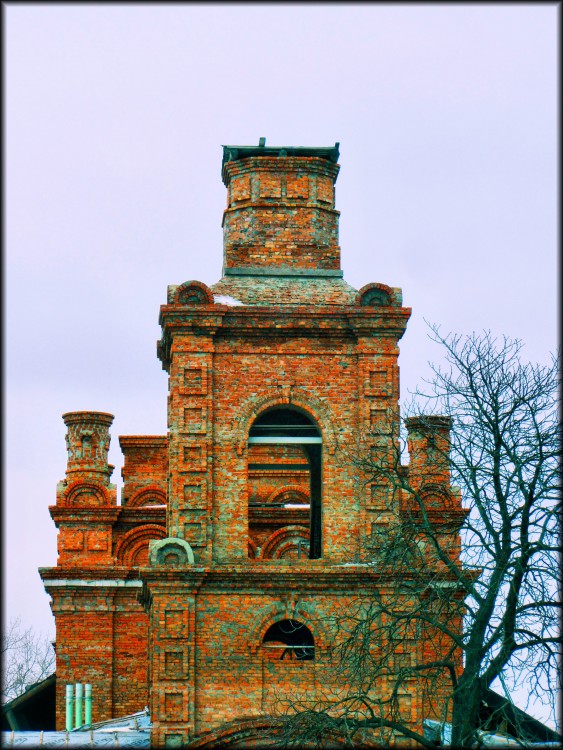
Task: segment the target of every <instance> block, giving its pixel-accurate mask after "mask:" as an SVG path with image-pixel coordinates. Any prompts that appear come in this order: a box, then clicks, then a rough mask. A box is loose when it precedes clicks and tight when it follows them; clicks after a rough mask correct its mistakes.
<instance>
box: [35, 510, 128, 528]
mask: <svg viewBox="0 0 563 750" xmlns="http://www.w3.org/2000/svg"><path fill="white" fill-rule="evenodd" d="M49 513H50V514H51V518H52V519H53V521H54V522H55V525H56V526H57V528H58V526H59V524H60V523H81V524H89V525H90V524H96V523H109V524H113V523H115V521H116V520H117V519H118V518H119V514H120V513H121V508H120V507H117V506H112V507H110V508H100V507H93V508H72V507H70V508H69V507H61V506H60V505H50V506H49Z"/></svg>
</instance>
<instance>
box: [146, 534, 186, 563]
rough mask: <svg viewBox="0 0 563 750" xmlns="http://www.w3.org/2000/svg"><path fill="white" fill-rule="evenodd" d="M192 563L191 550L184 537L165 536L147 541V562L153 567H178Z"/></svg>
mask: <svg viewBox="0 0 563 750" xmlns="http://www.w3.org/2000/svg"><path fill="white" fill-rule="evenodd" d="M193 563H194V553H193V550H192V548H191V547H190V545H189V544H188V542H186V541H185V540H184V539H176V538H174V537H166V539H160V540H159V541H151V542H150V543H149V564H150V565H151V566H153V567H162V566H166V567H178V566H182V565H193Z"/></svg>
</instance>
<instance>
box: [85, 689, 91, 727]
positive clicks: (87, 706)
mask: <svg viewBox="0 0 563 750" xmlns="http://www.w3.org/2000/svg"><path fill="white" fill-rule="evenodd" d="M84 710H85V714H86V715H85V718H84V723H85V724H86V726H90V724H91V723H92V685H90V683H86V685H84Z"/></svg>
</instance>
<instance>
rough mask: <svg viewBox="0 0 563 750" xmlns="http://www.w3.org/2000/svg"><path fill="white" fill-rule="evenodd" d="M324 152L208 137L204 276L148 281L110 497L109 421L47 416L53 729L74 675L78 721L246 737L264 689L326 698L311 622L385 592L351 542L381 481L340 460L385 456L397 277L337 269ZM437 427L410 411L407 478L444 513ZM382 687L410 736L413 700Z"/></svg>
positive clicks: (320, 627)
mask: <svg viewBox="0 0 563 750" xmlns="http://www.w3.org/2000/svg"><path fill="white" fill-rule="evenodd" d="M337 161H338V144H336V146H335V147H331V148H289V147H288V148H271V147H266V146H265V142H262V139H261V144H260V146H258V147H246V146H243V147H241V146H225V147H224V149H223V164H222V177H223V182H224V184H225V186H226V188H227V207H226V209H225V212H224V215H223V232H224V243H223V245H224V248H223V249H224V256H223V261H224V263H223V276H222V278H221V279H220V280H219V281H218V282H217V283H216V284H214V285H212V286H211V287H208V286H206V285H205V284H203V283H202V282H199V281H193V280H192V281H185V282H183V283H179V284H176V285H171V286H169V288H168V293H167V299H166V304H164V305H163V306H162V307H161V310H160V325H161V328H162V337H161V339H160V341H159V342H158V347H157V353H158V357H159V359H160V361H161V363H162V366H163V368H164V370H165V371H166V372H167V373H168V378H169V396H168V431H167V435H166V436H122V437H121V438H120V444H121V448H122V450H123V453H124V459H125V460H124V468H123V480H124V487H123V492H122V497H121V503H120V504H119V505H118V504H117V497H116V492H115V487H114V486H113V485H112V484H111V483H110V476H111V470H112V467H110V466H109V465H108V464H107V448H108V446H109V426H110V424H111V420H112V417H111V415H108V414H101V413H94V412H73V413H70V414H66V415H64V419H65V423H66V424H67V428H68V436H67V447H68V466H67V473H66V478H65V480H63V482H61V483H60V484H59V486H58V490H57V502H56V505H55V506H52V507H51V509H50V510H51V515H52V517H53V519H54V521H55V523H56V525H57V527H58V529H59V542H58V545H59V558H58V564H57V566H56V567H55V568H42V569H41V575H42V578H43V581H44V583H45V586H46V588H47V591H48V592H49V594H50V595H51V596H52V599H53V603H52V608H53V612H54V614H55V617H56V623H57V727H58V728H62V726H63V723H64V685H65V684H66V683H67V682H76V681H82V682H91V683H92V685H93V693H94V716H93V718H94V720H95V721H98V720H102V719H107V718H110V717H114V716H118V715H120V714H125V713H128V712H133V711H137V710H140V709H142V708H143V707H144V705H149V706H150V711H151V719H152V722H153V733H152V743H153V746H155V747H174V746H185V745H187V744H190V743H191V744H193V746H194V747H206V748H212V747H221V746H222V745H223V743H225V742H226V741H227V740H228V741H229V742H235V741H238V742H239V743H242V744H241V745H240V746H243V745H244V743H252V742H254V743H255V744H256V743H259V738H260V736H261V734H260V733H261V732H263V731H265V728H266V727H267V725H268V718H267V715H268V713H269V712H270V711H271V709H272V706H273V705H274V702H275V700H278V699H280V698H281V699H283V698H284V696H285V697H288V696H292V697H295V696H297V695H303V696H308V699H309V700H315V698H316V697H318V696H319V695H320V693H319V690H320V689H321V688H322V690H323V691H324V692H325V693H326V692H327V691H328V693H330V691H331V690H333V691H334V694H335V695H336V694H337V692H338V689H339V686H338V685H333V684H332V683H331V679H332V678H331V674H330V670H329V669H328V655H329V653H330V649H331V647H332V646H333V645H334V641H333V639H334V633H333V632H332V631H331V629H330V626H329V624H328V623H329V622H330V617H331V615H334V614H336V613H339V612H342V611H345V609H346V607H347V606H348V605H350V604H351V602H352V601H353V600H354V599H355V598H357V597H358V596H364V595H365V596H366V597H370V596H371V595H373V592H374V591H375V590H376V589H377V590H379V591H389V592H390V594H391V593H392V592H393V586H394V582H393V580H388V579H385V578H384V577H383V578H382V576H381V575H380V574H378V573H377V572H376V571H374V570H373V568H371V567H368V566H366V565H365V564H364V561H365V559H366V558H365V556H366V540H368V539H369V537H370V535H371V534H372V533H373V531H374V528H375V527H376V526H381V525H382V524H383V525H385V524H389V523H390V520H389V518H388V517H386V515H385V513H382V507H384V502H387V500H386V498H385V492H386V490H385V487H382V486H378V485H374V484H373V483H372V484H369V483H365V482H364V483H362V482H361V481H358V471H357V468H356V467H355V464H354V461H353V457H354V456H357V455H358V454H359V452H360V451H368V452H369V451H370V450H374V449H377V450H378V451H379V452H380V453H381V451H383V452H385V451H387V450H388V451H391V438H392V434H393V431H394V430H396V429H398V423H399V407H398V400H399V368H398V354H399V348H398V342H399V340H400V338H401V337H402V335H403V333H404V331H405V328H406V325H407V321H408V319H409V316H410V309H409V308H405V307H403V306H402V294H401V290H400V289H397V288H392V287H389V286H386V285H385V284H382V283H375V282H374V283H369V284H366V285H365V286H364V287H363V288H362V289H360V290H356V289H354V288H352V287H351V286H350V285H349V284H347V282H346V281H345V280H344V279H343V278H342V271H341V268H340V247H339V240H338V219H339V213H338V211H337V210H336V209H335V182H336V179H337V176H338V171H339V165H338V163H337ZM437 419H438V421H437V423H436V428H437V429H436V430H433V431H432V440H430V439H429V437H428V434H427V432H425V429H426V427H425V424H424V423H423V422H417V421H416V420H411V422H410V423H409V431H410V432H409V440H410V450H411V466H410V469H408V471H410V472H411V473H412V477H411V479H412V480H413V481H414V482H415V483H416V482H417V481H419V482H420V483H421V485H422V483H424V486H425V487H427V486H428V487H429V488H430V489H429V491H430V492H431V493H433V494H432V497H433V499H434V501H435V505H436V516H437V523H439V517H440V513H442V514H443V512H444V507H445V506H447V507H448V510H449V511H451V513H453V514H454V515H455V514H456V513H457V514H458V515H459V517H460V518H461V517H462V515H463V513H462V511H461V499H460V498H459V497H457V496H455V494H454V493H453V492H452V491H451V488H450V486H449V475H448V471H447V466H443V465H439V462H438V463H437V462H436V461H435V459H434V457H435V455H436V450H435V447H436V444H435V442H434V443H432V441H436V440H438V442H439V443H440V445H439V446H438V448H439V450H438V453H439V452H440V450H441V449H443V448H444V447H446V448H447V446H448V440H449V423H448V421H447V420H446V419H444V418H437ZM440 420H442V421H440ZM376 434H377V437H375V435H376ZM433 446H434V447H433ZM433 451H434V452H433ZM403 470H404V471H407V469H406V468H405V469H403ZM430 480H431V481H430ZM429 481H430V484H428V483H429ZM401 502H403V501H402V500H400V499H398V500H397V503H399V505H400V504H401ZM399 510H400V508H399ZM451 551H452V556H454V557H455V556H457V555H458V554H459V538H456V539H454V541H452V544H451ZM295 622H297V623H298V624H299V626H300V627H302V628H303V630H302V633H304V634H306V639H305V641H303V643H297V645H291V642H290V641H288V640H287V638H285V636H284V633H285V631H284V623H295ZM288 637H289V636H288ZM292 637H293V636H292ZM303 637H304V638H305V636H303ZM284 638H285V640H284ZM428 642H430V641H428ZM303 644H305V646H304V645H303ZM307 644H309V645H307ZM412 648H413V650H414V651H416V650H419V649H422V648H425V645H424V643H423V642H422V641H421V642H414V643H413V644H412ZM292 649H298V651H292ZM299 649H301V651H299ZM303 649H305V650H303ZM307 649H309V650H307ZM285 652H287V654H289V656H288V657H287V658H281V656H282V655H283V654H284V653H285ZM298 652H299V654H300V655H301V657H302V658H290V656H291V655H295V653H298ZM305 657H306V658H305ZM380 690H381V693H382V694H385V691H386V690H389V686H386V685H381V686H380ZM436 699H437V700H439V699H440V696H437V698H436ZM401 700H402V701H403V704H404V706H405V707H406V710H407V712H410V714H409V715H410V719H411V721H412V724H413V726H414V727H419V728H420V726H421V722H422V717H423V716H424V715H425V714H424V712H425V711H427V710H428V706H426V705H425V704H424V700H423V697H422V696H420V695H416V694H413V695H411V694H409V693H408V690H406V691H405V693H404V695H402V696H401ZM237 733H238V734H237ZM237 738H238V740H237ZM233 746H235V745H233Z"/></svg>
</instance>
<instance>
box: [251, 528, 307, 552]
mask: <svg viewBox="0 0 563 750" xmlns="http://www.w3.org/2000/svg"><path fill="white" fill-rule="evenodd" d="M309 544H310V537H309V529H308V528H307V527H306V526H297V525H293V526H284V527H283V528H281V529H278V530H277V531H275V532H274V533H273V534H272V535H271V536H270V537H269V538H268V539H267V540H266V542H265V543H264V546H263V547H262V552H261V555H260V558H261V559H263V560H284V559H286V560H287V559H290V560H298V559H301V558H302V559H307V558H308V557H309Z"/></svg>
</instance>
